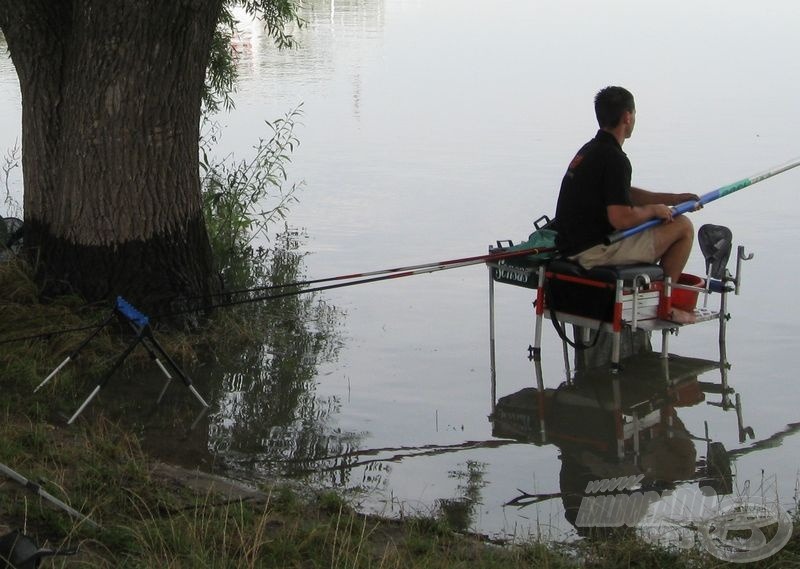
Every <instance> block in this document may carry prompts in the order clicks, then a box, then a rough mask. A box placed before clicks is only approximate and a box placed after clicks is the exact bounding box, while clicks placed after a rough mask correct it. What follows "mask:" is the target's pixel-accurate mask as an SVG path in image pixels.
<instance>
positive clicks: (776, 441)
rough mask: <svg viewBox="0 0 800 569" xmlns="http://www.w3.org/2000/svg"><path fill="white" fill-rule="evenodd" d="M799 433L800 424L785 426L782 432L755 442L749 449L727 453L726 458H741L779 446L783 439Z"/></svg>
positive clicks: (738, 449) (739, 449)
mask: <svg viewBox="0 0 800 569" xmlns="http://www.w3.org/2000/svg"><path fill="white" fill-rule="evenodd" d="M798 432H800V423H789V424H788V425H786V428H785V429H784V430H782V431H779V432H777V433H775V434H773V435H770V436H769V437H767V438H766V439H761V440H760V441H756V442H755V443H753V444H752V445H750V446H749V447H745V448H737V449H735V450H730V451H728V456H730V457H731V458H734V457H737V456H742V455H745V454H749V453H751V452H755V451H758V450H763V449H766V448H775V447H778V446H780V445H781V443H782V442H783V439H785V438H786V437H789V436H791V435H794V434H796V433H798Z"/></svg>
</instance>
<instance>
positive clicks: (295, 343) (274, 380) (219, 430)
mask: <svg viewBox="0 0 800 569" xmlns="http://www.w3.org/2000/svg"><path fill="white" fill-rule="evenodd" d="M298 248H299V240H298V239H297V238H296V236H294V235H291V234H286V235H284V236H283V239H282V243H281V245H280V247H279V248H277V249H276V250H274V251H273V253H272V255H271V261H270V266H269V267H268V270H267V271H266V274H267V275H269V278H270V282H271V284H277V285H280V284H287V283H293V282H298V281H301V280H303V271H302V258H303V255H302V254H301V253H300V252H299V249H298ZM248 311H251V312H252V311H258V312H260V313H261V315H260V316H261V317H262V318H266V319H267V320H268V321H269V322H272V324H271V325H269V326H267V327H266V328H265V329H264V331H263V333H264V336H263V343H262V344H261V345H259V346H256V347H253V348H250V349H248V350H247V351H245V352H243V353H241V354H238V355H237V357H235V358H232V359H229V360H228V361H225V362H221V363H220V365H219V366H218V367H217V368H216V371H217V373H220V372H221V374H222V378H221V381H220V382H219V383H218V385H219V387H218V389H217V391H216V393H215V394H214V395H215V397H214V399H215V401H216V409H215V411H214V412H213V413H211V414H210V416H209V425H208V429H207V432H208V447H209V450H210V451H211V452H212V453H213V454H214V455H215V456H217V457H218V458H219V459H220V460H221V461H222V463H223V465H224V469H225V470H228V471H233V472H234V473H238V475H240V476H246V477H248V478H252V477H254V476H257V475H258V474H261V475H263V474H265V473H266V472H270V473H272V472H274V471H275V470H276V466H277V467H283V466H285V465H286V461H291V464H294V465H296V466H298V467H302V466H303V465H304V463H305V461H306V460H313V459H315V458H316V457H318V456H328V455H329V454H331V453H338V452H341V450H342V448H349V446H350V445H351V444H357V441H358V436H350V435H347V434H343V433H336V432H334V431H333V430H332V428H331V425H330V424H329V420H330V417H331V415H332V414H334V413H335V412H337V410H338V408H339V402H338V401H337V399H336V398H328V399H321V398H318V397H317V396H316V393H315V381H314V378H315V377H317V376H318V375H319V367H320V366H321V365H322V364H324V363H325V362H330V361H333V360H335V358H336V356H337V352H338V348H339V341H338V338H337V336H336V327H337V324H338V321H339V318H340V314H339V313H338V312H337V311H336V310H335V309H334V308H332V307H331V306H329V305H328V304H326V303H325V302H324V301H322V300H319V299H318V298H316V297H314V296H310V295H295V296H287V297H284V298H280V299H276V300H274V301H271V302H266V303H256V304H253V305H251V306H250V307H248ZM212 375H213V374H212Z"/></svg>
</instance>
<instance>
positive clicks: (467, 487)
mask: <svg viewBox="0 0 800 569" xmlns="http://www.w3.org/2000/svg"><path fill="white" fill-rule="evenodd" d="M459 466H460V467H461V468H459V469H458V470H453V471H451V472H450V474H449V475H450V478H455V479H456V480H458V481H459V484H458V487H457V488H456V495H455V497H453V498H442V499H441V500H439V508H440V509H441V512H442V516H443V517H444V519H445V520H447V523H448V524H449V525H450V527H452V528H453V529H455V530H458V531H466V530H467V529H469V527H470V526H471V525H472V523H473V522H474V521H475V510H476V508H477V507H478V506H479V505H480V504H481V503H482V500H481V490H482V489H483V487H484V486H486V484H487V482H486V480H485V479H484V478H485V475H486V467H487V464H486V463H484V462H479V461H475V460H468V461H466V462H465V463H463V464H462V465H459Z"/></svg>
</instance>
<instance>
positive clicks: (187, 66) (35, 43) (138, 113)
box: [0, 0, 222, 305]
mask: <svg viewBox="0 0 800 569" xmlns="http://www.w3.org/2000/svg"><path fill="white" fill-rule="evenodd" d="M221 3H222V0H61V1H57V0H0V27H2V30H3V32H4V34H5V36H6V40H7V42H8V46H9V51H10V52H11V58H12V61H13V63H14V66H15V67H16V69H17V74H18V76H19V80H20V87H21V91H22V164H23V175H24V180H25V197H24V209H25V223H26V236H25V239H26V245H27V246H29V247H31V249H30V250H31V252H32V254H33V255H35V256H36V259H37V260H38V263H39V265H38V266H39V267H40V268H41V269H43V271H42V274H43V275H44V276H45V277H46V278H47V281H48V282H49V283H51V284H52V283H54V282H55V283H58V282H65V283H68V284H69V285H70V286H71V287H72V288H73V289H74V290H76V291H77V292H79V293H81V294H82V295H84V296H85V297H86V298H87V299H88V300H97V299H104V298H107V297H109V296H112V295H117V294H121V295H123V296H127V297H129V298H130V300H131V301H133V302H134V303H136V302H140V303H143V304H145V305H147V304H150V305H152V303H153V301H154V299H155V298H156V297H159V298H162V299H163V298H167V297H174V296H195V295H202V294H206V293H208V292H209V291H210V290H211V288H213V285H212V282H213V269H212V266H211V265H212V263H211V250H210V247H209V243H208V235H207V233H206V230H205V224H204V221H203V217H202V210H201V195H200V179H199V167H198V151H199V148H198V144H199V142H198V139H199V121H200V112H201V99H202V92H203V83H204V78H205V69H206V63H207V59H208V54H209V47H210V42H211V38H212V35H213V32H214V27H215V25H216V21H217V17H218V15H219V11H220V7H221Z"/></svg>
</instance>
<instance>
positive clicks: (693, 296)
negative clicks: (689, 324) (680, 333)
mask: <svg viewBox="0 0 800 569" xmlns="http://www.w3.org/2000/svg"><path fill="white" fill-rule="evenodd" d="M678 284H682V285H688V286H696V287H700V288H702V287H703V285H704V281H703V279H702V278H701V277H698V276H696V275H690V274H688V273H681V276H680V278H679V279H678ZM697 295H698V291H696V290H685V289H682V288H673V289H672V306H673V307H675V308H678V309H680V310H685V311H686V312H691V311H693V310H694V307H695V306H697Z"/></svg>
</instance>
